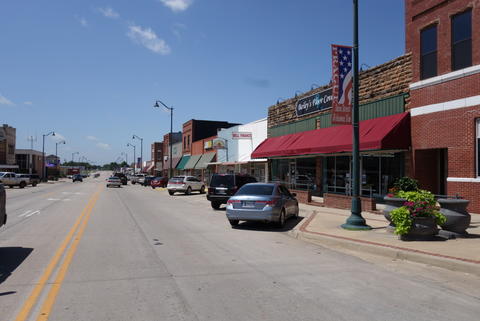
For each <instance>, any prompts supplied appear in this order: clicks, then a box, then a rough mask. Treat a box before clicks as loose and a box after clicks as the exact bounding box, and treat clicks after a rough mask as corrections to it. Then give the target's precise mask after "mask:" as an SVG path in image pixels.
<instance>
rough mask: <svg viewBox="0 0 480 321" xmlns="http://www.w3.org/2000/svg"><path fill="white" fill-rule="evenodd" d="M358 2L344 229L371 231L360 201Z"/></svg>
mask: <svg viewBox="0 0 480 321" xmlns="http://www.w3.org/2000/svg"><path fill="white" fill-rule="evenodd" d="M358 61H359V60H358V0H353V106H352V107H353V109H352V127H353V128H352V129H353V146H352V159H353V164H352V165H353V166H352V167H353V168H352V169H353V173H352V180H353V191H352V211H351V215H350V216H349V217H348V218H347V220H346V221H345V223H344V224H342V228H344V229H346V230H370V229H371V227H370V226H368V225H367V224H366V222H365V219H364V218H363V217H362V202H361V200H360V135H359V124H358V123H359V112H358V109H359V102H358V96H359V95H358V87H359V77H358Z"/></svg>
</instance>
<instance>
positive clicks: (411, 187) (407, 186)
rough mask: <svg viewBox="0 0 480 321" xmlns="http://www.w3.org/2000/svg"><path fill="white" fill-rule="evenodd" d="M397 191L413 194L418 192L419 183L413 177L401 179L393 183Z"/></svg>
mask: <svg viewBox="0 0 480 321" xmlns="http://www.w3.org/2000/svg"><path fill="white" fill-rule="evenodd" d="M393 187H395V189H396V190H397V191H404V192H411V191H416V190H418V181H417V180H416V179H413V178H411V177H407V176H404V177H400V178H398V179H397V180H395V182H394V183H393Z"/></svg>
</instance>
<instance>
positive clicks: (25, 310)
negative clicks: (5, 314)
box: [15, 192, 98, 321]
mask: <svg viewBox="0 0 480 321" xmlns="http://www.w3.org/2000/svg"><path fill="white" fill-rule="evenodd" d="M97 193H98V192H97ZM95 196H96V195H93V196H92V197H91V198H90V200H89V201H88V203H87V205H86V206H85V208H84V209H83V211H82V213H81V214H80V216H79V217H78V218H77V220H76V221H75V224H74V225H73V227H72V228H71V229H70V231H69V232H68V235H67V236H66V237H65V239H64V240H63V242H62V243H61V245H60V247H59V248H58V249H57V251H56V252H55V255H54V256H53V258H52V259H51V260H50V262H49V263H48V266H47V268H46V269H45V271H44V272H43V274H42V276H41V277H40V279H39V281H38V283H37V284H36V285H35V287H34V288H33V290H32V292H31V293H30V296H29V297H28V299H27V301H25V303H24V304H23V307H22V309H21V310H20V312H19V313H18V315H17V317H16V318H15V321H24V320H26V319H27V317H28V315H29V314H30V311H31V310H32V308H33V306H34V305H35V303H36V302H37V299H38V297H39V296H40V293H41V292H42V290H43V288H44V287H45V285H46V284H47V282H48V279H49V278H50V276H51V275H52V273H53V270H54V269H55V266H56V265H57V264H58V261H60V258H61V257H62V255H63V252H65V249H66V248H67V246H68V244H69V243H70V241H71V239H72V237H73V235H74V234H75V232H76V230H77V228H78V226H79V225H80V222H81V221H82V219H83V218H84V217H85V215H86V214H87V210H88V209H89V207H90V204H91V203H92V201H93V200H94V199H95Z"/></svg>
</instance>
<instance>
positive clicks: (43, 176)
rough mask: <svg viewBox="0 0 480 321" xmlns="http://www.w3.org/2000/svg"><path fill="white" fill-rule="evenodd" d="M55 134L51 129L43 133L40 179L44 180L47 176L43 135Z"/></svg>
mask: <svg viewBox="0 0 480 321" xmlns="http://www.w3.org/2000/svg"><path fill="white" fill-rule="evenodd" d="M50 135H52V136H55V132H54V131H51V132H49V133H47V134H43V141H42V155H43V159H42V161H43V167H42V180H43V181H45V178H46V176H47V167H46V166H45V136H50Z"/></svg>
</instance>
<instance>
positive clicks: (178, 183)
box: [167, 176, 205, 195]
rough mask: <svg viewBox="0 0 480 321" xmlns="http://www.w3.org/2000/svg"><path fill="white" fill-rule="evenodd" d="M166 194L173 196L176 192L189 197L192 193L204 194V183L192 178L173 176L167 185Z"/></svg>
mask: <svg viewBox="0 0 480 321" xmlns="http://www.w3.org/2000/svg"><path fill="white" fill-rule="evenodd" d="M167 189H168V194H170V195H173V194H175V193H176V192H181V193H185V194H187V195H190V194H191V193H192V191H199V192H200V194H203V193H205V183H204V182H202V181H201V180H199V179H198V178H196V177H194V176H174V177H172V178H171V179H170V180H169V181H168V184H167Z"/></svg>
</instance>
